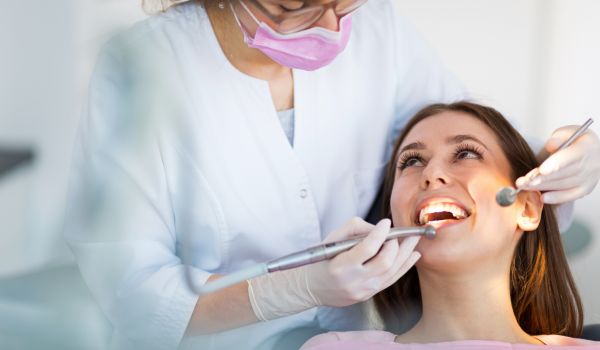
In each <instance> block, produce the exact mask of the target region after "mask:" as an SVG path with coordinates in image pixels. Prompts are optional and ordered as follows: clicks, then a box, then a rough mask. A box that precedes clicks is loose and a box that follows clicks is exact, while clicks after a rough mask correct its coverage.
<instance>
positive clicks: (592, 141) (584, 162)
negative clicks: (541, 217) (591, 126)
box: [516, 125, 600, 204]
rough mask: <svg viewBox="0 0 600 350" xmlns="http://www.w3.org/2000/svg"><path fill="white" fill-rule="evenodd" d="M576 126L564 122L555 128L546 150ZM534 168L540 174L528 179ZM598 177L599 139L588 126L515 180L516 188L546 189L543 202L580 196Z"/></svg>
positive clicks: (552, 149) (558, 142) (552, 150)
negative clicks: (573, 138) (568, 144)
mask: <svg viewBox="0 0 600 350" xmlns="http://www.w3.org/2000/svg"><path fill="white" fill-rule="evenodd" d="M577 128H578V126H572V125H571V126H565V127H562V128H559V129H557V130H556V131H554V133H553V134H552V136H551V137H550V139H549V140H548V141H547V142H546V145H545V146H544V148H545V150H546V151H547V152H548V153H550V154H551V153H553V152H555V151H556V150H557V149H558V147H560V145H561V144H562V143H563V142H564V141H565V140H566V139H568V138H569V137H570V136H571V135H572V134H573V133H574V132H575V131H576V130H577ZM534 171H539V173H540V176H538V177H536V178H535V179H533V180H532V181H531V182H530V183H527V179H528V178H529V177H531V176H532V173H533V172H534ZM599 179H600V140H599V139H598V136H597V135H596V134H595V133H594V132H593V131H591V130H588V131H586V132H585V133H584V134H583V135H581V136H580V137H579V138H577V140H575V141H574V142H573V143H572V144H571V145H570V146H569V147H567V148H565V149H563V150H561V151H558V152H556V153H554V154H552V155H551V156H550V157H549V158H548V159H546V160H545V161H544V162H543V163H542V164H541V165H540V166H539V168H537V170H535V169H534V170H532V171H531V172H529V173H528V174H527V175H525V176H524V177H520V178H518V179H517V181H516V185H517V187H518V188H523V189H525V190H537V191H546V192H545V193H544V194H543V195H542V198H543V200H544V203H548V204H560V203H565V202H570V201H573V200H575V199H578V198H581V197H583V196H585V195H587V194H589V193H590V192H592V190H593V189H594V187H596V184H597V183H598V180H599Z"/></svg>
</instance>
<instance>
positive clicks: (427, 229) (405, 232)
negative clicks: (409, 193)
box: [267, 226, 435, 272]
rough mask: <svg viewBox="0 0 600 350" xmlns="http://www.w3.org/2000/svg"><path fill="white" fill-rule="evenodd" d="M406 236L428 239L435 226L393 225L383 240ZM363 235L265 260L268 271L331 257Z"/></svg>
mask: <svg viewBox="0 0 600 350" xmlns="http://www.w3.org/2000/svg"><path fill="white" fill-rule="evenodd" d="M408 236H425V237H427V238H429V239H432V238H434V237H435V228H434V227H433V226H423V227H395V228H392V229H390V233H389V234H388V235H387V237H386V239H385V240H386V241H389V240H392V239H397V238H404V237H408ZM365 237H366V236H360V237H356V238H352V239H348V240H344V241H337V242H329V243H324V244H321V245H318V246H315V247H312V248H308V249H305V250H301V251H299V252H295V253H292V254H289V255H286V256H283V257H281V258H277V259H274V260H271V261H269V262H267V270H268V271H269V272H275V271H282V270H288V269H293V268H296V267H299V266H304V265H308V264H314V263H317V262H319V261H323V260H328V259H331V258H333V257H335V256H336V255H338V254H340V253H343V252H345V251H347V250H350V249H352V247H354V246H355V245H357V244H359V243H360V242H362V240H363V239H364V238H365Z"/></svg>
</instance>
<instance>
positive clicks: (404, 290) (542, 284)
mask: <svg viewBox="0 0 600 350" xmlns="http://www.w3.org/2000/svg"><path fill="white" fill-rule="evenodd" d="M442 112H463V113H466V114H469V115H471V116H473V117H475V118H477V119H478V120H479V121H481V122H483V123H484V124H485V125H486V126H487V127H488V128H489V129H490V130H492V132H493V133H494V134H495V135H496V139H497V141H498V143H499V144H500V147H501V148H502V151H503V153H504V155H505V156H506V158H507V159H508V162H509V164H510V167H511V179H512V180H513V182H514V181H515V180H516V179H517V178H518V177H519V176H523V175H525V174H527V173H528V172H529V170H531V169H533V168H535V167H537V166H538V162H537V160H536V158H535V155H534V153H533V151H532V150H531V148H530V147H529V145H528V144H527V142H526V141H525V140H524V139H523V137H522V136H521V135H520V134H519V132H518V131H517V130H515V129H514V128H513V127H512V125H511V124H510V123H509V122H508V121H507V120H506V119H505V118H504V117H503V116H502V115H501V114H500V113H499V112H498V111H496V110H495V109H493V108H490V107H486V106H482V105H479V104H476V103H472V102H465V101H461V102H456V103H452V104H434V105H430V106H428V107H425V108H424V109H422V110H421V111H419V112H418V113H417V114H416V115H415V116H414V117H413V118H412V119H410V121H409V122H408V123H407V125H406V127H405V128H404V130H403V132H402V133H401V135H400V137H399V139H398V141H397V143H396V145H395V147H394V152H393V153H392V154H393V157H392V159H391V161H390V163H389V164H388V167H387V170H386V174H385V180H384V188H383V198H384V202H383V210H384V213H385V214H384V215H385V216H386V217H388V218H391V209H390V196H391V193H392V187H393V184H394V176H395V171H396V161H397V159H396V158H397V157H398V149H399V147H400V145H401V143H402V142H403V140H404V139H405V138H406V136H407V134H408V133H409V132H410V131H411V130H412V128H413V127H414V126H415V125H417V124H418V123H419V122H421V121H422V120H424V119H426V118H428V117H431V116H435V115H438V114H440V113H442ZM510 296H511V300H512V307H513V311H514V313H515V315H516V318H517V320H518V322H519V325H520V326H521V328H523V330H524V331H525V332H527V333H529V334H560V335H565V336H571V337H579V336H580V335H581V331H582V325H583V308H582V306H581V299H580V297H579V293H578V292H577V288H576V286H575V282H574V281H573V277H572V275H571V272H570V270H569V265H568V262H567V258H566V256H565V253H564V251H563V246H562V243H561V238H560V232H559V230H558V224H557V221H556V217H555V214H554V212H553V210H552V207H549V206H547V205H546V206H544V208H543V210H542V217H541V221H540V224H539V226H538V228H537V229H536V230H535V231H534V232H532V233H529V234H524V235H523V236H522V237H521V239H520V241H519V243H518V244H517V246H516V248H515V252H514V255H513V260H512V263H511V268H510ZM374 299H375V305H376V307H377V310H378V312H379V315H380V316H381V317H382V319H383V321H384V324H385V327H386V329H387V330H389V331H391V332H394V333H397V334H402V333H404V332H406V331H408V330H409V329H411V328H412V327H413V326H414V325H415V324H416V323H417V321H418V320H419V319H420V317H421V314H422V300H421V289H420V287H419V278H418V274H417V271H416V268H415V267H414V266H413V267H412V268H411V269H410V270H409V272H408V273H407V274H406V275H404V276H403V277H402V278H401V279H400V280H398V281H397V282H396V283H395V284H393V285H391V286H390V287H388V288H387V289H385V290H383V291H381V292H380V293H379V294H377V295H376V296H375V297H374Z"/></svg>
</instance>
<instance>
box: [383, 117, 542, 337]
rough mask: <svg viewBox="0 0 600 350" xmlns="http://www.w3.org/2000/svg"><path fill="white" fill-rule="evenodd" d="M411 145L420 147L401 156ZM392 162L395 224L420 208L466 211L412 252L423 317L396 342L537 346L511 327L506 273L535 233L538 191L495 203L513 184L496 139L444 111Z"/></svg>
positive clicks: (420, 127)
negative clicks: (450, 206) (439, 205)
mask: <svg viewBox="0 0 600 350" xmlns="http://www.w3.org/2000/svg"><path fill="white" fill-rule="evenodd" d="M461 135H463V136H467V137H466V138H465V137H463V136H461ZM459 138H460V139H459ZM469 138H476V139H477V140H478V141H479V142H478V141H477V140H474V139H469ZM414 143H417V144H420V145H421V147H419V149H412V150H406V151H402V149H403V148H404V147H405V146H407V145H410V144H414ZM396 160H397V164H398V168H397V170H396V176H395V182H394V188H393V191H392V196H391V209H392V218H393V222H394V226H408V225H414V224H415V223H416V222H415V220H417V221H418V218H419V215H418V212H419V209H420V208H422V205H423V204H427V203H434V202H444V203H454V205H457V206H459V207H462V208H463V209H465V210H466V212H467V213H469V214H470V215H469V216H468V217H467V218H465V219H462V220H448V221H440V222H433V223H432V224H433V225H434V226H436V227H437V237H436V238H435V239H434V240H423V239H422V240H420V242H419V244H418V246H417V248H416V250H417V251H419V252H421V254H422V258H421V259H420V260H419V262H418V263H417V270H418V273H419V281H420V285H421V293H422V300H423V316H422V318H421V319H420V320H419V322H418V323H417V324H416V325H415V327H414V328H413V329H411V330H410V331H408V332H406V333H404V334H402V335H400V336H398V337H397V338H396V341H398V342H402V343H408V342H417V343H431V342H439V341H451V340H465V339H488V340H500V341H508V342H512V343H533V344H539V343H540V341H539V340H537V339H536V338H534V337H531V336H529V335H528V334H526V333H525V332H524V331H523V330H522V329H521V328H520V326H519V325H518V323H517V320H516V317H515V315H514V313H513V310H512V306H511V300H510V292H509V271H510V264H511V260H512V254H513V251H514V248H515V246H516V244H517V243H518V240H519V238H520V237H521V235H522V234H528V233H527V232H525V233H524V231H531V230H534V229H536V228H537V226H538V224H539V220H540V217H541V211H542V207H543V204H542V202H541V197H540V193H539V192H521V193H520V195H519V198H518V200H517V201H516V203H515V204H514V205H512V206H509V207H500V206H499V205H497V204H496V201H495V194H496V191H497V190H498V189H500V188H501V187H503V186H507V185H511V183H512V181H511V178H510V167H509V164H508V160H507V159H506V157H505V156H504V154H503V152H502V150H501V148H500V145H499V144H498V142H497V140H496V136H495V134H494V133H493V132H492V131H491V130H490V129H488V127H487V126H486V125H485V124H483V123H482V122H480V121H479V120H477V119H476V118H474V117H472V116H469V115H468V114H466V113H462V112H443V113H440V114H438V115H435V116H432V117H429V118H426V119H424V120H423V121H421V122H419V123H418V124H417V125H416V126H415V127H414V128H413V129H412V130H411V131H410V133H409V134H408V135H407V137H406V138H405V140H404V142H403V143H402V145H401V147H400V152H399V155H398V157H397V158H396ZM402 167H403V169H401V168H402Z"/></svg>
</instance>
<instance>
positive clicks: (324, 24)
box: [313, 7, 340, 32]
mask: <svg viewBox="0 0 600 350" xmlns="http://www.w3.org/2000/svg"><path fill="white" fill-rule="evenodd" d="M339 22H340V21H339V18H338V16H337V15H336V14H335V12H334V11H333V8H332V7H329V8H328V9H327V10H325V12H324V13H323V14H322V15H321V18H319V20H318V21H316V22H315V24H314V25H313V26H314V27H321V28H325V29H329V30H331V31H334V32H337V31H338V30H339Z"/></svg>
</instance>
